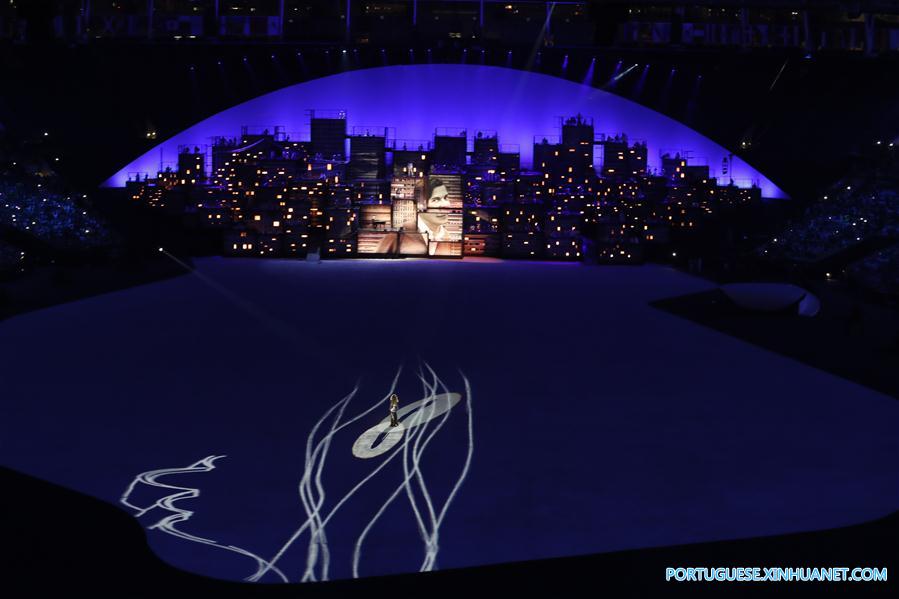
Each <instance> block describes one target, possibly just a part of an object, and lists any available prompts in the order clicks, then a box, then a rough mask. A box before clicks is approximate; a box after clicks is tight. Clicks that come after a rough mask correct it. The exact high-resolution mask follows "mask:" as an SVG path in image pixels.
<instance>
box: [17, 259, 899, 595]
mask: <svg viewBox="0 0 899 599" xmlns="http://www.w3.org/2000/svg"><path fill="white" fill-rule="evenodd" d="M197 269H198V270H197V273H196V274H194V275H187V276H183V277H178V278H175V279H169V280H166V281H162V282H158V283H153V284H150V285H144V286H141V287H136V288H132V289H128V290H124V291H119V292H115V293H110V294H107V295H102V296H97V297H93V298H89V299H85V300H81V301H77V302H72V303H69V304H65V305H61V306H57V307H54V308H49V309H46V310H40V311H36V312H32V313H29V314H23V315H20V316H15V317H13V318H10V319H8V320H6V321H4V322H2V323H0V380H2V381H3V402H2V404H0V405H2V413H0V440H2V444H0V459H2V464H3V465H4V466H7V467H9V468H11V469H13V470H17V471H20V472H23V473H27V474H30V475H33V476H35V477H37V478H40V479H44V480H47V481H50V482H53V483H57V484H59V485H62V486H64V487H68V488H70V489H73V490H75V491H78V492H80V493H84V494H87V495H90V496H93V497H96V498H99V499H101V500H104V501H106V502H109V503H111V504H116V505H119V506H120V507H121V509H122V510H124V511H125V512H127V513H130V514H138V513H139V510H146V511H145V512H144V513H140V516H141V517H140V518H139V522H140V523H141V524H142V525H143V526H145V527H153V529H152V530H148V531H147V538H148V540H149V542H150V545H151V547H152V548H153V550H154V551H155V552H156V553H157V554H158V555H159V556H160V557H161V558H162V559H163V560H164V561H166V562H168V563H169V564H171V565H174V566H176V567H178V568H181V569H184V570H188V571H190V572H195V573H199V574H204V575H208V576H212V577H219V578H225V579H229V580H241V579H244V578H247V577H251V576H253V575H254V573H256V574H257V575H258V576H259V579H260V580H263V581H265V582H277V581H278V580H280V579H281V578H280V575H278V574H277V572H276V571H275V570H274V569H269V568H268V565H271V563H272V561H273V559H274V558H275V557H276V556H279V557H278V559H277V560H275V564H274V565H275V566H276V567H277V568H278V570H280V572H281V573H282V574H283V576H284V578H286V579H287V580H290V581H298V580H302V579H304V578H305V579H307V580H320V579H323V578H328V579H339V578H349V577H352V576H353V575H354V566H353V564H354V563H355V564H356V569H357V572H355V573H357V574H358V575H359V576H363V577H364V576H373V575H382V574H393V573H407V572H414V571H418V570H420V569H422V568H424V569H431V568H434V569H441V570H443V569H447V568H458V567H465V566H478V565H486V564H497V563H504V562H512V561H522V560H535V559H543V558H551V557H563V556H572V555H581V554H593V553H598V552H609V551H620V550H627V549H637V548H647V547H660V546H668V545H680V544H685V543H698V542H707V541H718V540H727V539H741V538H747V537H757V536H764V535H777V534H784V533H792V532H799V531H813V530H820V529H825V528H833V527H839V526H846V525H850V524H857V523H861V522H865V521H868V520H872V519H875V518H878V517H882V516H885V515H887V514H889V513H891V512H893V511H895V510H896V508H897V506H899V484H897V482H896V481H897V480H899V477H897V474H899V460H897V458H899V437H897V435H896V434H895V432H896V430H899V404H897V402H896V401H894V400H893V399H891V398H889V397H887V396H885V395H882V394H879V393H877V392H875V391H872V390H869V389H866V388H864V387H861V386H859V385H856V384H853V383H851V382H848V381H846V380H843V379H840V378H838V377H835V376H833V375H830V374H827V373H825V372H822V371H820V370H816V369H814V368H811V367H808V366H805V365H803V364H801V363H798V362H796V361H794V360H792V359H789V358H785V357H782V356H779V355H776V354H773V353H770V352H768V351H765V350H763V349H761V348H759V347H756V346H753V345H750V344H748V343H745V342H742V341H740V340H737V339H734V338H731V337H728V336H726V335H723V334H721V333H718V332H715V331H713V330H710V329H708V328H705V327H702V326H698V325H696V324H693V323H691V322H689V321H687V320H684V319H680V318H677V317H675V316H672V315H670V314H667V313H665V312H662V311H660V310H657V309H654V308H652V307H651V306H650V305H649V302H651V301H653V300H657V299H660V298H665V297H671V296H676V295H684V294H689V293H696V292H700V291H703V290H707V289H709V288H711V285H710V284H709V283H707V282H705V281H702V280H699V279H695V278H692V277H689V276H687V275H684V274H681V273H678V272H676V271H674V270H671V269H667V268H662V267H655V266H646V267H624V268H612V267H588V266H583V265H579V264H552V263H527V262H492V261H469V260H466V261H440V262H434V261H426V260H422V261H347V262H327V263H322V264H311V263H297V262H291V261H253V260H225V259H204V260H200V261H198V264H197ZM401 367H402V370H401V371H400V368H401ZM431 369H432V370H431ZM398 372H399V374H398V375H397V373H398ZM420 375H422V376H420ZM422 378H423V379H424V381H422V380H421V379H422ZM394 379H395V380H396V386H395V388H396V391H397V393H399V395H400V398H401V401H402V404H403V405H404V406H408V405H409V404H411V403H412V402H414V401H417V400H421V399H423V398H425V397H427V396H429V395H430V392H429V391H428V386H432V387H434V388H436V393H438V394H445V393H458V394H460V397H461V399H460V401H459V403H458V404H455V405H454V406H453V407H451V408H450V409H449V410H448V411H446V412H445V414H443V415H439V417H437V418H434V419H433V420H431V421H430V422H428V423H426V424H420V425H419V426H412V425H413V423H414V419H415V418H418V419H419V422H420V421H421V420H422V418H421V416H415V415H408V416H406V418H407V419H406V420H404V425H408V428H407V429H404V430H403V434H402V437H401V438H398V442H397V444H396V445H395V446H394V448H393V449H392V450H390V451H388V452H387V453H385V454H383V455H381V456H377V457H372V458H369V459H360V458H359V457H356V456H355V455H354V453H353V451H352V448H353V445H354V443H355V442H356V441H357V439H358V438H359V436H360V435H361V434H362V433H363V432H364V431H365V430H366V429H369V428H370V427H372V426H375V425H377V423H378V422H379V421H380V420H382V419H383V418H384V417H385V416H386V403H384V401H383V400H384V398H385V397H386V395H387V394H388V393H389V391H390V389H391V385H392V381H393V380H394ZM354 388H357V391H356V393H355V395H353V396H352V398H351V400H350V401H349V402H348V403H341V400H342V399H343V398H346V397H347V396H348V395H349V394H350V393H351V392H352V391H353V389H354ZM379 402H380V403H379ZM370 407H371V408H372V411H370V412H366V410H367V409H368V408H370ZM332 408H335V409H334V411H332V412H330V414H328V410H330V409H332ZM341 408H343V410H344V411H343V412H342V413H341V414H340V420H339V422H338V421H336V420H335V417H336V416H337V415H338V412H340V410H341ZM326 414H328V416H327V417H325V418H323V416H325V415H326ZM357 416H358V419H356V420H354V418H356V417H357ZM317 422H321V426H320V427H319V428H318V429H317V430H315V431H314V433H313V429H314V427H315V425H316V423H317ZM343 424H346V426H342V425H343ZM332 428H333V430H334V433H333V435H330V436H328V435H329V433H330V431H331V430H332ZM326 436H327V438H328V439H330V442H322V443H319V442H320V441H322V440H323V439H325V438H326ZM316 447H318V448H319V449H318V450H317V451H316ZM214 456H225V457H221V458H215V457H214ZM160 469H175V471H173V472H169V473H165V472H156V473H153V471H157V470H160ZM374 471H377V472H376V473H374V474H373V475H372V476H371V478H366V477H368V476H369V475H370V474H372V473H373V472H374ZM142 474H143V475H144V476H143V478H140V476H141V475H142ZM304 475H305V476H304ZM363 480H365V481H366V482H365V483H364V484H362V485H361V486H358V488H356V489H355V490H354V487H355V486H356V485H357V484H358V483H359V482H360V481H363ZM404 481H408V484H404ZM123 498H124V499H125V500H126V501H127V502H128V504H129V505H130V506H132V507H128V506H126V505H124V504H122V503H121V500H122V499H123ZM166 498H168V499H166ZM391 498H392V501H388V500H390V499H391ZM449 498H452V499H451V501H449V502H448V499H449ZM344 499H345V500H346V501H343V500H344ZM304 500H305V501H304ZM319 502H320V505H318V504H319ZM152 506H155V507H152ZM335 506H338V509H336V510H335V509H334V508H335ZM444 506H445V509H444ZM382 508H383V509H382ZM59 509H60V510H64V509H65V506H60V507H59ZM329 516H332V517H330V518H329ZM304 523H306V525H305V527H304V526H303V525H304ZM297 531H299V532H298V533H297ZM295 533H296V534H295ZM310 533H314V534H310ZM281 549H283V552H281V551H280V550H281ZM769 565H770V564H769ZM797 565H805V564H797ZM262 572H264V573H262ZM102 575H103V574H102V568H101V569H100V570H99V571H98V576H102Z"/></svg>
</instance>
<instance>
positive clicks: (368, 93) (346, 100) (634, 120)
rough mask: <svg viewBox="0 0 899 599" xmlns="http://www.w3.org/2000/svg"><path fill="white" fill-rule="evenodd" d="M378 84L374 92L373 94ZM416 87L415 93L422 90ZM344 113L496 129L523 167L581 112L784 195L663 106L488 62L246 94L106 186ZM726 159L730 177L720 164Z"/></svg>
mask: <svg viewBox="0 0 899 599" xmlns="http://www.w3.org/2000/svg"><path fill="white" fill-rule="evenodd" d="M372 90H377V93H372ZM419 90H420V91H419ZM335 108H338V109H341V110H345V111H346V118H347V130H348V131H350V130H352V129H353V127H392V128H395V137H396V139H398V140H403V139H405V140H428V139H431V137H432V136H433V134H434V131H435V129H436V128H438V127H461V128H465V129H467V130H468V131H469V132H470V133H471V134H473V133H474V132H475V131H478V130H483V131H495V132H496V134H497V136H498V138H499V139H500V141H501V143H503V144H512V145H517V146H518V147H519V149H520V153H521V161H522V166H523V167H524V166H527V167H530V166H531V165H532V162H533V152H532V150H533V141H534V138H535V137H536V136H548V137H553V136H556V135H558V133H559V130H558V124H559V117H570V116H572V115H575V114H583V115H587V116H590V117H593V118H594V119H595V123H596V132H597V133H605V134H610V135H615V134H619V133H625V134H627V135H628V136H629V137H630V138H631V139H634V140H645V141H646V144H647V150H648V157H647V162H648V164H647V166H648V167H649V168H660V167H661V160H660V153H661V152H671V153H672V155H673V154H674V153H676V152H681V153H683V152H689V153H690V156H691V158H692V159H695V160H696V163H697V164H707V165H709V167H710V172H711V175H712V176H716V175H722V176H724V179H723V180H725V181H726V180H727V179H733V180H734V182H735V184H736V185H737V186H739V187H749V186H750V185H752V184H753V183H755V184H757V185H758V186H759V187H761V190H762V195H763V196H764V197H768V198H785V197H787V195H786V193H784V192H783V191H782V190H781V189H780V188H779V187H778V186H777V185H775V184H774V183H773V182H771V181H770V180H769V179H768V178H767V177H765V176H764V175H763V174H762V173H760V172H758V171H757V170H756V169H755V168H753V167H752V166H750V165H749V164H747V163H746V162H744V161H743V160H742V159H741V158H740V157H739V156H733V152H731V151H729V150H728V149H726V148H724V147H722V146H720V145H718V144H717V143H715V142H713V141H712V140H710V139H708V138H707V137H705V136H703V135H701V134H699V133H697V132H696V131H694V130H692V129H690V128H689V127H687V126H686V125H684V124H682V123H679V122H677V121H675V120H673V119H671V118H669V117H667V116H665V115H663V114H661V113H658V112H655V111H654V110H651V109H649V108H646V107H644V106H642V105H640V104H638V103H636V102H633V101H631V100H628V99H626V98H622V97H620V96H617V95H615V94H612V93H609V92H606V91H602V90H599V89H596V88H593V87H591V86H589V85H583V84H579V83H573V82H571V81H566V80H564V79H560V78H558V77H552V76H549V75H543V74H540V73H531V72H526V71H518V70H515V69H508V68H502V67H492V66H484V65H456V64H427V65H399V66H392V67H380V68H374V69H362V70H356V71H350V72H347V73H341V74H339V75H332V76H330V77H323V78H321V79H315V80H313V81H308V82H305V83H299V84H296V85H292V86H289V87H286V88H283V89H281V90H278V91H274V92H271V93H269V94H265V95H263V96H260V97H258V98H255V99H253V100H249V101H247V102H244V103H242V104H239V105H237V106H234V107H232V108H229V109H227V110H224V111H222V112H220V113H218V114H215V115H213V116H211V117H209V118H207V119H205V120H203V121H201V122H199V123H197V124H196V125H193V126H192V127H190V128H188V129H185V130H184V131H182V132H180V133H178V134H177V135H175V136H173V137H171V138H170V139H168V140H166V141H164V142H162V143H161V144H159V145H157V146H156V147H154V148H153V149H151V150H149V151H147V152H146V153H145V154H143V155H142V156H140V157H138V158H137V159H135V160H133V161H132V162H130V163H129V164H127V165H125V166H123V167H122V168H121V169H120V170H119V171H118V172H117V173H115V174H114V175H113V176H112V177H110V178H109V179H108V180H107V181H106V183H105V184H104V185H105V186H107V187H124V185H125V182H126V181H127V180H128V177H129V175H130V174H136V173H149V174H152V175H155V174H156V172H157V171H158V170H159V169H160V166H164V165H169V166H173V165H175V164H176V162H177V157H178V148H179V147H180V146H203V145H204V144H207V143H209V139H210V138H212V137H215V136H233V135H237V134H238V132H239V131H240V129H241V127H243V126H250V127H253V128H256V127H260V128H261V127H267V128H273V127H275V126H281V127H284V131H285V132H287V133H288V134H290V136H291V139H298V138H303V139H308V136H307V132H308V130H309V123H308V116H307V114H306V111H307V110H310V109H312V110H314V109H335ZM725 159H726V160H727V163H728V165H729V167H730V168H729V171H728V173H727V175H724V173H723V172H721V173H719V172H717V170H716V166H718V165H721V164H722V161H723V160H725Z"/></svg>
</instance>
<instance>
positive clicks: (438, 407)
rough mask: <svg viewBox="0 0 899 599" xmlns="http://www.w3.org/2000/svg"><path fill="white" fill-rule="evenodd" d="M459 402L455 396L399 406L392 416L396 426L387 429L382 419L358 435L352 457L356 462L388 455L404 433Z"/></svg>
mask: <svg viewBox="0 0 899 599" xmlns="http://www.w3.org/2000/svg"><path fill="white" fill-rule="evenodd" d="M461 399H462V395H461V394H459V393H441V394H439V395H432V396H431V397H427V398H425V399H421V400H419V401H416V402H413V403H411V404H409V405H407V406H403V407H402V408H400V409H399V410H397V412H396V416H397V418H398V419H400V423H399V424H398V425H397V426H390V417H389V416H388V417H386V418H384V420H382V421H381V422H379V423H378V424H376V425H374V426H373V427H371V428H370V429H368V430H366V431H365V432H363V433H362V434H361V435H359V438H358V439H356V442H355V443H353V455H354V456H356V457H357V458H362V459H369V458H375V457H378V456H379V455H381V454H383V453H386V452H388V451H390V449H391V448H393V447H394V446H395V445H396V444H397V443H399V442H400V440H401V439H402V438H403V435H404V434H405V432H406V431H407V430H411V429H413V428H415V427H416V426H419V425H421V424H424V423H425V422H428V421H430V420H433V419H434V418H437V417H438V416H442V415H443V414H445V413H446V412H448V411H450V410H451V409H453V406H455V405H456V404H457V403H459V401H460V400H461ZM413 412H414V413H413ZM410 413H413V414H412V415H411V416H409V417H408V418H406V420H405V421H404V420H402V418H403V417H404V416H406V415H407V414H410Z"/></svg>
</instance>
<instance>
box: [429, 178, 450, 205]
mask: <svg viewBox="0 0 899 599" xmlns="http://www.w3.org/2000/svg"><path fill="white" fill-rule="evenodd" d="M447 196H449V190H448V189H447V188H446V185H444V183H443V182H442V181H441V180H440V179H433V180H432V181H431V195H430V197H429V198H428V208H449V205H450V201H449V198H448V197H447Z"/></svg>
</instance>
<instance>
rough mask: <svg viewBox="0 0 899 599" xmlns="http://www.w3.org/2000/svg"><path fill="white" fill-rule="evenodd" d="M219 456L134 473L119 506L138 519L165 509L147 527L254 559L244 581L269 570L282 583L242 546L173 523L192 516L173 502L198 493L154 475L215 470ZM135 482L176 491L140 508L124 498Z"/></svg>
mask: <svg viewBox="0 0 899 599" xmlns="http://www.w3.org/2000/svg"><path fill="white" fill-rule="evenodd" d="M223 457H225V456H215V455H212V456H207V457H205V458H203V459H202V460H200V461H198V462H195V463H193V464H191V465H190V466H187V467H186V468H163V469H159V470H148V471H147V472H142V473H140V474H138V475H137V476H136V477H134V480H132V481H131V483H130V484H129V485H128V487H127V488H126V489H125V492H124V493H123V494H122V496H121V497H120V498H119V502H120V503H121V504H122V505H125V506H127V507H129V508H131V509H133V510H135V512H136V513H135V514H134V517H135V518H140V517H141V516H143V515H144V514H146V513H147V512H149V511H150V510H152V509H155V508H160V509H163V510H166V511H168V512H172V514H171V515H170V516H166V517H165V518H162V519H161V520H159V521H158V522H156V523H155V524H152V525H151V526H148V527H147V530H160V531H161V532H164V533H166V534H170V535H172V536H175V537H178V538H181V539H184V540H186V541H191V542H194V543H202V544H204V545H209V546H210V547H215V548H218V549H223V550H225V551H231V552H233V553H238V554H240V555H243V556H245V557H249V558H251V559H253V560H254V561H255V562H256V572H255V573H254V574H252V575H250V576H248V577H247V578H245V579H244V580H247V581H248V580H250V579H251V578H254V577H256V578H255V579H256V580H258V579H259V577H261V576H262V574H264V573H265V572H267V571H269V570H271V571H273V572H274V573H275V574H277V575H278V576H279V577H280V578H281V580H283V581H284V582H288V580H287V577H286V576H285V575H284V573H283V572H281V570H279V569H278V568H276V567H274V565H273V564H270V563H269V562H267V561H265V560H264V559H262V558H261V557H259V556H258V555H256V554H254V553H251V552H249V551H247V550H246V549H242V548H240V547H235V546H234V545H222V544H220V543H218V542H217V541H213V540H212V539H206V538H203V537H198V536H196V535H192V534H189V533H186V532H184V531H181V530H178V529H177V528H176V527H175V525H176V524H178V523H179V522H186V521H187V520H190V517H191V516H193V515H194V512H192V511H190V510H185V509H183V508H180V507H178V506H176V505H175V502H177V501H181V500H182V499H195V498H197V497H199V496H200V490H199V489H194V488H191V487H179V486H176V485H169V484H166V483H163V482H160V481H159V480H158V478H159V477H160V476H168V475H171V474H189V473H194V472H210V471H212V470H214V469H215V461H216V460H218V459H221V458H223ZM138 483H142V484H146V485H149V486H151V487H157V488H160V489H171V490H174V491H178V492H177V493H173V494H171V495H167V496H165V497H163V498H161V499H158V500H156V501H155V502H154V503H153V504H151V505H150V506H148V507H146V508H141V507H139V506H136V505H134V504H132V503H131V502H129V501H128V499H129V498H130V497H131V494H132V493H133V492H134V490H135V488H136V486H137V484H138Z"/></svg>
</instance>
